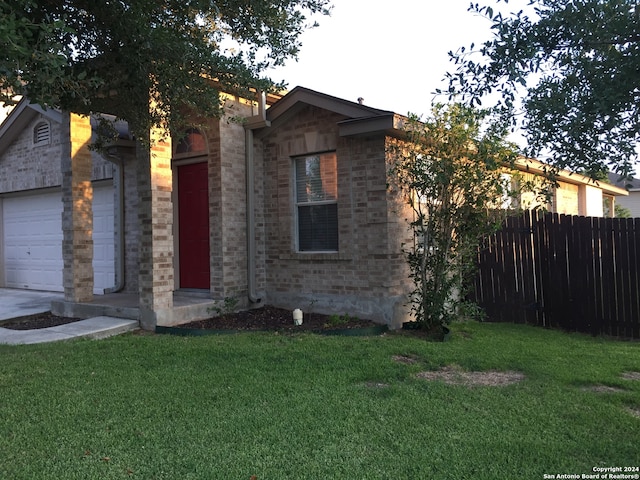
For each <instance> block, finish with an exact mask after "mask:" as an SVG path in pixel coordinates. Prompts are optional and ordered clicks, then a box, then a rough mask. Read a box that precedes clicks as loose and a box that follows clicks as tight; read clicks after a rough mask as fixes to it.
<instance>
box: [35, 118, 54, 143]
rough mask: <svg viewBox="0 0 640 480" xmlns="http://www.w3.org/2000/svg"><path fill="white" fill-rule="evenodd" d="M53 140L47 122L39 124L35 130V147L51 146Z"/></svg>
mask: <svg viewBox="0 0 640 480" xmlns="http://www.w3.org/2000/svg"><path fill="white" fill-rule="evenodd" d="M50 139H51V131H50V128H49V124H48V123H47V122H39V123H38V124H37V125H36V126H35V127H34V128H33V145H34V146H36V147H37V146H39V145H49V141H50Z"/></svg>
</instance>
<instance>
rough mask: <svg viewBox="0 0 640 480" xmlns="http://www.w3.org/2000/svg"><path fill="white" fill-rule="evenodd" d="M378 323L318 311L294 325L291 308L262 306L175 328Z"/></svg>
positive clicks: (360, 325) (332, 326)
mask: <svg viewBox="0 0 640 480" xmlns="http://www.w3.org/2000/svg"><path fill="white" fill-rule="evenodd" d="M377 325H378V324H376V323H374V322H372V321H371V320H362V319H358V318H355V317H347V316H330V315H322V314H319V313H305V314H304V318H303V321H302V325H294V324H293V314H292V311H291V310H286V309H283V308H277V307H272V306H269V305H265V306H264V307H260V308H255V309H253V310H246V311H242V312H238V313H233V314H226V315H222V316H220V317H213V318H209V319H207V320H198V321H195V322H191V323H186V324H182V325H178V327H179V328H194V329H201V330H238V331H243V330H277V331H292V332H293V331H295V332H300V331H318V330H342V329H354V328H366V327H374V326H377Z"/></svg>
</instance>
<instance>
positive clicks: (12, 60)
mask: <svg viewBox="0 0 640 480" xmlns="http://www.w3.org/2000/svg"><path fill="white" fill-rule="evenodd" d="M328 1H329V0H279V1H278V2H273V1H268V0H255V1H251V2H246V1H244V0H228V1H225V2H213V1H210V0H169V1H164V2H157V1H155V0H128V1H126V2H111V1H107V0H97V1H92V2H87V1H86V0H52V1H48V2H36V1H32V0H0V101H2V102H3V103H8V102H11V101H12V99H13V97H15V96H16V95H24V94H28V95H29V97H30V98H31V100H32V101H34V102H36V103H40V104H42V105H44V106H48V107H54V108H62V109H65V110H72V111H75V112H78V113H89V112H95V111H99V112H104V113H111V114H115V115H116V116H118V117H120V118H123V119H125V120H127V121H129V123H130V125H131V127H132V128H133V129H134V131H135V130H136V129H140V130H146V129H148V128H149V127H150V126H151V125H162V126H172V125H176V124H177V123H179V121H180V120H181V115H182V113H183V112H184V111H185V110H192V109H194V108H196V109H197V110H198V111H199V112H200V113H201V114H202V115H205V116H212V115H219V114H220V113H221V105H220V100H219V98H218V90H219V89H220V88H223V89H225V90H229V91H232V92H236V93H239V94H243V93H244V94H246V95H248V92H249V89H250V88H257V89H264V90H269V89H273V88H274V82H272V81H271V80H270V79H268V78H266V77H264V71H265V69H266V68H268V67H269V66H272V65H277V64H280V63H282V62H283V61H284V60H285V59H286V58H290V57H292V56H293V57H294V56H295V55H296V54H297V52H298V48H299V35H300V33H301V32H302V31H303V30H304V29H305V28H307V27H308V26H310V20H309V18H308V17H310V16H312V15H314V14H326V13H328V7H327V5H328ZM231 40H233V41H234V42H235V43H236V44H237V45H238V46H239V50H238V51H237V52H235V53H234V52H231V51H229V50H228V49H227V48H225V47H223V45H224V44H225V42H226V43H228V42H229V41H231ZM216 82H217V83H216ZM150 99H152V100H153V102H154V103H153V105H154V107H155V108H152V110H151V111H150V112H149V100H150Z"/></svg>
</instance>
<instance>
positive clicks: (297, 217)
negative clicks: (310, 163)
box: [292, 151, 340, 254]
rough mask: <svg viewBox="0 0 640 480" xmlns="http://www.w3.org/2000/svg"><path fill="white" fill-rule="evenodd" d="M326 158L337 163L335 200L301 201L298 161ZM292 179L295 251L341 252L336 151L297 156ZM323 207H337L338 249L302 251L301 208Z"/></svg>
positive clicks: (293, 161)
mask: <svg viewBox="0 0 640 480" xmlns="http://www.w3.org/2000/svg"><path fill="white" fill-rule="evenodd" d="M325 156H331V157H333V158H334V162H335V173H334V175H335V183H336V185H335V192H334V194H333V197H334V198H328V199H324V200H312V201H299V197H298V168H299V167H298V165H299V163H298V161H299V160H306V159H310V158H314V157H318V158H320V161H322V157H325ZM292 164H293V165H292V178H293V203H294V218H295V222H294V223H295V225H294V229H295V231H294V238H295V250H296V252H298V253H304V254H307V253H338V251H339V244H340V242H339V240H340V239H339V236H338V228H339V218H338V213H337V208H338V185H337V184H338V162H337V156H336V152H335V151H329V152H323V153H317V154H310V155H301V156H297V157H293V158H292ZM322 205H335V206H336V223H335V230H336V236H337V238H336V240H335V244H336V248H335V249H333V248H331V249H329V248H326V249H324V248H320V249H304V250H303V249H301V246H300V214H299V212H300V208H301V207H308V206H322Z"/></svg>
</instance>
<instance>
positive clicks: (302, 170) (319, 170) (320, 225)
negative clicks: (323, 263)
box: [294, 153, 338, 252]
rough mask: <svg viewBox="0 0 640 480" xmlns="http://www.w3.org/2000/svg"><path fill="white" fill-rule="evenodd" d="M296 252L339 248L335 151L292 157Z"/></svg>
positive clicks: (334, 250) (327, 250) (331, 250)
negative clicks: (295, 213) (294, 190)
mask: <svg viewBox="0 0 640 480" xmlns="http://www.w3.org/2000/svg"><path fill="white" fill-rule="evenodd" d="M294 169H295V189H296V194H295V195H296V209H297V223H298V225H297V228H298V251H300V252H337V251H338V172H337V162H336V154H335V153H323V154H321V155H312V156H307V157H301V158H296V159H294Z"/></svg>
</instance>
